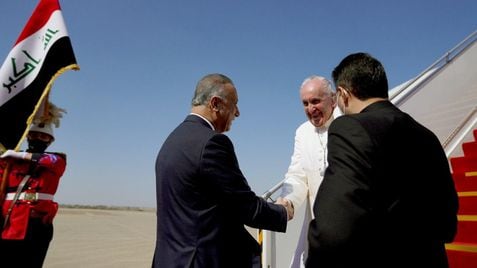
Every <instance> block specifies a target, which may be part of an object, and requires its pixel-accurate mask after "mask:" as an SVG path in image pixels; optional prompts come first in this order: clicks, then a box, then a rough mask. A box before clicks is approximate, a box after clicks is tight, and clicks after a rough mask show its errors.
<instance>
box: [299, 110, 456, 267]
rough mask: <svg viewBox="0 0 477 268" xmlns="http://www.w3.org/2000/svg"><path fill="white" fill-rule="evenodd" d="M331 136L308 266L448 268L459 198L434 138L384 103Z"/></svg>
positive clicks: (343, 120) (341, 123) (338, 123)
mask: <svg viewBox="0 0 477 268" xmlns="http://www.w3.org/2000/svg"><path fill="white" fill-rule="evenodd" d="M328 135H329V136H328V137H329V138H328V150H329V151H328V161H329V166H328V168H327V170H326V172H325V177H324V179H323V182H322V184H321V186H320V188H319V191H318V194H317V197H316V199H315V203H314V208H313V211H314V213H315V217H316V219H315V220H313V221H312V222H311V224H310V229H309V236H308V241H309V246H310V253H309V258H308V259H307V264H306V267H320V268H327V267H426V268H429V267H447V257H446V252H445V248H444V243H445V242H450V241H452V240H453V238H454V235H455V233H456V225H457V216H456V215H457V209H458V201H457V194H456V191H455V187H454V183H453V180H452V177H451V173H450V170H449V164H448V160H447V158H446V156H445V153H444V151H443V149H442V146H441V144H440V142H439V141H438V139H437V137H436V136H435V135H434V134H433V133H432V132H431V131H429V130H428V129H426V128H425V127H424V126H422V125H420V124H419V123H418V122H416V121H415V120H414V119H412V118H411V117H410V116H409V115H408V114H406V113H403V112H402V111H400V110H399V109H398V108H396V107H395V106H394V105H393V104H391V103H390V102H389V101H380V102H377V103H374V104H371V105H369V106H368V107H367V108H365V109H364V110H363V111H362V112H361V113H359V114H354V115H348V116H342V117H339V118H338V119H336V120H335V121H334V122H333V123H332V124H331V126H330V129H329V131H328Z"/></svg>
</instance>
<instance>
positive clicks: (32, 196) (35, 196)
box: [5, 192, 54, 201]
mask: <svg viewBox="0 0 477 268" xmlns="http://www.w3.org/2000/svg"><path fill="white" fill-rule="evenodd" d="M14 197H15V193H8V194H7V195H6V197H5V200H13V198H14ZM53 197H54V195H52V194H45V193H26V192H23V193H20V195H19V196H18V200H25V201H37V200H53Z"/></svg>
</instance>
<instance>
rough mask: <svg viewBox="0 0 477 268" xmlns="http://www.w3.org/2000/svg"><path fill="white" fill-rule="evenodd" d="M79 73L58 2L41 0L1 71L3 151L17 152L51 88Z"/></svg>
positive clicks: (0, 125) (1, 138) (0, 118)
mask: <svg viewBox="0 0 477 268" xmlns="http://www.w3.org/2000/svg"><path fill="white" fill-rule="evenodd" d="M72 69H75V70H79V66H78V65H77V64H76V59H75V55H74V53H73V48H72V46H71V41H70V38H69V36H68V32H67V30H66V26H65V23H64V21H63V16H62V14H61V8H60V4H59V2H58V0H40V3H39V4H38V6H37V7H36V8H35V10H34V11H33V14H32V15H31V17H30V19H29V20H28V22H27V24H26V26H25V28H24V29H23V31H22V32H21V34H20V36H19V37H18V40H17V41H16V42H15V45H14V46H13V49H12V50H11V51H10V53H9V54H8V56H7V58H6V59H5V62H4V63H3V65H2V66H1V68H0V150H2V149H3V150H5V149H15V150H18V149H19V147H20V145H21V143H22V140H23V139H24V138H25V136H26V134H27V132H28V128H29V126H30V124H31V123H32V121H33V118H34V115H35V113H36V112H37V110H38V109H39V108H40V106H41V103H42V101H43V100H45V101H46V98H47V96H48V93H49V91H50V88H51V86H52V84H53V82H54V80H55V79H56V77H58V76H59V75H60V74H62V73H63V72H64V71H66V70H72Z"/></svg>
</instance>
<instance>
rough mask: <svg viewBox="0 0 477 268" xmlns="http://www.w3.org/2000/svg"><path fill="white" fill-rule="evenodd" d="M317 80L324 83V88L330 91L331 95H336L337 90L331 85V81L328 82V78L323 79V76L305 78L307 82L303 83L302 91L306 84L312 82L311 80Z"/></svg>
mask: <svg viewBox="0 0 477 268" xmlns="http://www.w3.org/2000/svg"><path fill="white" fill-rule="evenodd" d="M315 79H316V80H320V81H323V82H324V84H325V86H324V87H325V88H326V89H327V91H328V92H329V93H331V94H334V93H336V92H335V89H334V88H333V86H332V85H331V81H330V80H328V79H326V78H324V77H322V76H319V75H311V76H309V77H307V78H305V80H303V82H302V83H301V86H300V89H301V88H302V87H303V86H304V85H305V84H306V83H308V82H309V81H311V80H315Z"/></svg>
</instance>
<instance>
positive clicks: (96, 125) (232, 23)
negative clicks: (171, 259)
mask: <svg viewBox="0 0 477 268" xmlns="http://www.w3.org/2000/svg"><path fill="white" fill-rule="evenodd" d="M60 4H61V7H62V11H63V17H64V19H65V22H66V27H67V29H68V32H69V35H70V38H71V40H72V44H73V48H74V51H75V55H76V58H77V61H78V64H79V65H80V68H81V70H80V71H77V72H75V71H68V72H66V73H65V74H63V75H61V76H60V77H59V78H58V79H57V80H56V82H55V84H54V85H53V88H52V93H51V100H52V101H53V102H54V103H55V104H57V105H58V106H60V107H63V108H65V109H66V110H67V112H68V113H67V114H66V115H65V116H64V118H63V121H62V123H61V126H60V128H59V129H56V142H55V143H54V144H53V145H52V146H51V148H50V149H51V150H55V151H61V152H65V153H67V155H68V166H67V171H66V173H65V174H64V176H63V178H62V180H61V183H60V187H59V190H58V192H57V195H56V200H57V201H58V202H59V203H62V204H88V205H121V206H143V207H155V175H154V162H155V158H156V154H157V152H158V150H159V148H160V146H161V145H162V142H163V141H164V139H165V138H166V137H167V135H168V134H169V132H170V131H171V130H172V129H173V128H175V127H176V126H177V124H179V123H180V122H181V121H182V120H183V119H184V118H185V116H186V115H187V114H188V113H189V110H190V100H191V98H192V94H193V90H194V87H195V84H196V82H197V81H198V80H199V79H200V78H201V77H202V76H204V75H205V74H208V73H213V72H220V73H223V74H226V75H228V76H229V77H230V78H232V80H233V81H234V82H235V85H236V87H237V90H238V94H239V103H238V105H239V108H240V112H241V115H240V117H239V118H237V119H236V120H235V121H234V124H233V126H232V130H231V131H230V132H228V133H227V135H228V136H229V137H230V138H231V139H232V141H233V142H234V145H235V150H236V153H237V157H238V160H239V164H240V167H241V169H242V171H243V173H244V175H245V176H246V177H247V179H248V181H249V184H250V186H251V187H252V189H253V190H254V191H255V192H256V193H257V194H262V193H263V192H264V191H266V190H267V189H268V188H270V187H272V186H274V185H275V184H276V183H278V182H279V181H280V180H281V179H282V178H283V175H284V173H285V172H286V170H287V168H288V164H289V161H290V156H291V154H292V151H293V138H294V132H295V129H296V127H297V126H298V125H299V124H300V123H302V122H303V121H304V120H306V118H305V115H304V112H303V110H302V108H301V103H300V100H299V95H298V89H299V86H300V84H301V82H302V80H303V79H304V78H305V77H307V76H309V75H311V74H318V75H322V76H325V77H328V78H329V77H330V74H331V71H332V70H333V68H334V67H335V66H336V65H337V64H338V63H339V61H340V60H341V59H342V58H344V57H345V56H346V55H348V54H350V53H354V52H358V51H365V52H368V53H370V54H372V55H373V56H375V57H376V58H378V59H379V60H380V61H381V62H382V63H383V65H384V66H385V68H386V71H387V74H388V79H389V84H390V88H392V87H394V86H397V85H399V84H400V83H403V82H405V81H407V80H409V79H411V78H413V77H415V76H417V75H418V74H419V73H420V72H422V71H423V70H424V69H426V68H427V67H429V66H430V65H431V64H432V63H434V62H435V61H436V60H437V59H438V58H440V57H441V56H442V55H444V54H445V53H446V52H447V51H448V50H450V49H452V48H453V47H454V46H456V45H457V44H458V43H459V42H460V41H462V40H463V39H464V38H465V37H467V36H468V35H470V34H471V33H472V32H474V31H475V30H477V19H476V17H477V1H475V0H459V1H452V0H436V1H415V0H413V1H410V0H399V1H398V0H396V1H382V0H381V1H378V0H376V1H371V0H364V1H353V0H349V1H341V0H333V1H317V0H315V1H311V0H306V1H301V0H295V1H291V0H289V1H284V0H258V1H236V0H235V1H231V0H222V1H216V0H201V1H192V0H189V1H184V0H129V1H127V0H122V1H112V0H110V1H107V0H102V1H97V0H82V1H73V0H62V1H60ZM36 5H37V1H1V2H0V10H2V16H0V36H1V38H0V40H1V41H0V56H1V58H0V60H1V61H2V62H3V60H4V59H5V57H6V56H7V54H8V52H9V51H10V49H11V48H12V46H13V44H14V42H15V40H16V39H17V37H18V35H19V34H20V32H21V30H22V29H23V27H24V25H25V23H26V21H27V20H28V18H29V17H30V15H31V13H32V12H33V9H34V8H35V6H36ZM2 55H3V56H2ZM450 90H451V89H450Z"/></svg>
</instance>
